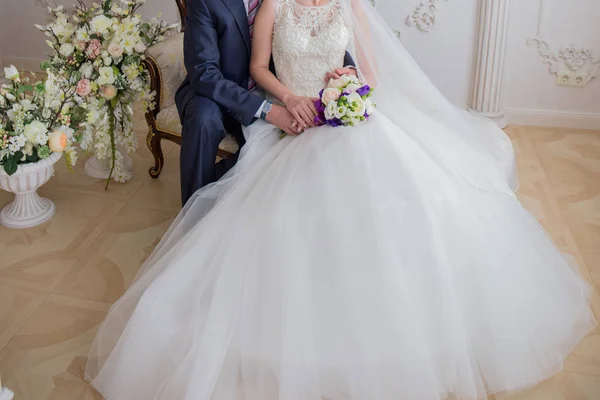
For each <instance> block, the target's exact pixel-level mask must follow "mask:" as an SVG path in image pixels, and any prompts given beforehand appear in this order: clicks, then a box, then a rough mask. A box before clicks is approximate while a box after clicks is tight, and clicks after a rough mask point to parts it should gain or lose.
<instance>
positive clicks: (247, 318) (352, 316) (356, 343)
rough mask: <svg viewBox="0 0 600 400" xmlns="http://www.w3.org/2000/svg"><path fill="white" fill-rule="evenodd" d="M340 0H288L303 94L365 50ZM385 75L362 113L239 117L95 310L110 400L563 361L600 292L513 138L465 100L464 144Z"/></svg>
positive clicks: (290, 399) (430, 397) (483, 382)
mask: <svg viewBox="0 0 600 400" xmlns="http://www.w3.org/2000/svg"><path fill="white" fill-rule="evenodd" d="M345 1H346V0H331V1H330V3H328V4H326V5H324V6H320V7H306V6H301V5H299V4H296V3H295V2H294V1H293V0H280V3H279V4H278V6H277V10H276V23H275V28H274V35H273V56H274V60H275V64H276V69H277V73H278V77H279V78H280V79H281V81H282V82H283V83H284V84H285V85H286V86H287V87H288V88H290V89H291V90H292V91H294V92H295V93H297V94H299V95H305V96H315V94H317V93H318V92H319V90H320V89H321V88H322V86H323V77H324V75H325V73H326V72H327V71H330V70H332V69H334V68H336V67H341V66H342V61H343V58H344V52H345V51H346V49H352V51H355V50H354V49H353V47H354V43H355V42H356V39H355V38H354V36H355V34H356V31H355V29H356V28H353V27H352V23H351V21H352V18H351V17H350V15H349V12H350V11H348V10H349V9H348V8H347V7H345V6H344V5H343V3H344V2H345ZM370 40H371V39H370ZM360 51H363V53H364V51H365V49H364V48H363V49H362V50H359V51H358V53H360ZM386 51H390V50H386ZM358 58H360V55H358ZM359 64H360V63H359ZM411 65H412V64H411ZM361 67H362V65H359V68H361ZM411 68H415V67H414V66H411ZM380 83H381V86H382V89H381V90H382V91H383V92H385V90H386V89H387V88H389V85H386V84H385V82H380ZM409 83H410V82H407V83H406V84H407V85H408V84H409ZM423 89H425V88H423ZM432 90H433V89H432ZM379 91H380V89H379V87H378V88H377V89H376V92H375V93H376V96H375V101H376V102H378V103H379V109H378V111H377V112H376V113H375V114H373V116H372V117H371V119H370V120H369V121H368V122H366V123H364V124H362V125H360V126H358V127H354V128H345V127H337V128H332V127H327V126H325V127H320V128H315V129H310V130H308V131H307V132H305V133H304V134H302V135H300V136H297V137H286V138H284V139H280V137H279V132H278V130H277V129H276V128H274V127H273V126H271V125H269V124H267V123H265V122H262V121H258V122H256V123H254V124H253V125H251V126H250V127H249V128H248V129H246V130H245V135H246V137H247V144H246V146H245V147H244V152H243V154H242V157H241V159H240V162H239V163H238V165H237V166H236V167H235V168H234V169H233V170H232V171H231V172H230V173H229V174H228V175H227V176H226V177H225V178H224V179H223V180H222V181H220V182H218V183H217V184H214V185H211V186H209V187H207V188H205V189H202V190H200V191H199V192H198V193H197V194H196V195H195V197H194V198H193V199H192V200H191V201H190V203H188V205H187V206H186V208H185V210H184V211H183V212H182V213H181V215H180V216H179V217H178V219H177V220H176V221H175V223H174V224H173V226H172V227H171V230H170V231H169V232H168V233H167V235H166V236H165V238H164V239H163V241H162V242H161V244H160V245H159V247H158V248H157V249H156V250H155V252H154V254H153V255H152V256H151V258H150V259H149V260H148V261H147V262H146V265H145V266H144V267H143V268H142V270H141V272H140V274H139V275H138V277H137V278H136V280H135V282H134V283H133V284H132V286H131V287H130V289H129V290H128V291H127V293H126V294H125V295H124V296H123V297H122V298H121V299H120V300H119V301H118V302H117V303H116V304H115V305H114V306H113V308H112V309H111V311H110V313H109V315H108V317H107V319H106V321H105V323H104V324H103V325H102V327H101V329H100V331H99V333H98V336H97V338H96V340H95V342H94V345H93V348H92V351H91V353H90V361H89V364H88V369H87V371H86V372H87V378H88V379H90V380H93V385H94V386H95V387H96V388H97V389H98V390H99V391H100V392H101V393H102V394H103V395H104V396H105V398H106V399H107V400H138V399H139V400H142V399H143V400H151V399H155V400H159V399H160V400H438V399H444V398H446V396H447V395H450V394H453V395H454V396H455V398H457V399H469V400H472V399H480V398H485V395H486V393H492V392H498V391H506V390H517V389H521V388H525V387H527V386H530V385H534V384H535V383H537V382H539V381H541V380H543V379H545V378H548V377H549V376H551V375H552V374H555V373H557V372H558V371H560V370H561V364H562V361H563V359H564V358H565V357H566V356H567V354H568V353H569V352H570V351H571V350H572V349H573V348H574V347H575V346H576V345H577V343H578V342H579V341H580V340H581V339H582V338H583V337H584V336H585V335H586V334H587V332H589V331H590V329H592V328H593V326H594V325H595V320H594V316H593V314H592V312H591V310H590V306H589V304H588V300H589V296H590V294H591V292H590V288H589V287H588V286H587V284H586V283H585V281H584V280H583V279H582V278H581V277H580V275H579V274H578V272H577V271H576V270H574V269H572V268H571V266H570V265H569V264H568V263H567V261H566V260H565V258H564V257H563V255H562V254H561V253H560V252H559V251H557V249H556V248H555V246H554V245H553V244H552V242H551V240H550V239H549V238H548V236H547V235H546V234H545V232H544V231H543V229H542V228H541V227H540V225H539V224H538V223H537V222H536V220H535V219H534V218H533V217H532V216H531V215H530V214H529V213H528V212H527V211H525V210H524V209H523V207H522V206H521V204H520V203H519V201H518V199H517V198H516V197H515V196H514V193H513V192H512V191H511V189H510V187H511V180H512V176H511V173H512V171H513V167H514V165H513V155H512V149H511V147H510V143H509V141H508V139H507V138H506V137H505V136H504V135H503V134H502V132H501V131H500V130H498V129H497V128H494V127H493V125H492V124H491V123H490V122H488V121H486V120H477V119H473V118H471V117H468V116H462V117H461V118H465V120H468V124H469V126H470V127H473V129H474V130H475V131H477V132H479V133H478V134H479V135H481V137H483V136H485V137H487V139H485V140H487V142H485V143H488V144H489V146H487V148H488V149H489V153H487V154H485V155H482V153H481V152H472V153H469V152H468V151H467V147H464V150H460V149H458V148H455V147H453V146H457V145H456V144H455V142H456V140H454V139H452V138H453V137H454V136H453V135H458V134H457V133H456V130H455V129H453V127H452V125H451V124H445V123H444V122H443V121H442V119H440V118H441V117H440V118H437V117H436V116H435V115H434V113H428V112H427V111H426V110H428V108H427V107H426V105H425V104H424V103H423V102H422V101H412V102H411V101H409V100H407V97H402V96H401V95H398V103H394V102H391V103H390V101H389V100H388V99H387V98H385V97H383V98H378V97H377V93H378V92H379ZM431 93H433V91H432V92H431ZM469 118H470V119H469ZM461 134H462V133H461ZM486 135H487V136H486ZM435 137H437V138H438V139H436V140H433V139H432V140H428V139H427V138H435ZM456 137H458V136H456ZM474 137H475V136H474ZM476 137H479V136H476ZM449 138H450V139H449ZM474 140H475V139H474ZM481 140H482V141H481V143H484V141H483V139H481ZM438 142H439V145H437V143H438ZM465 143H467V142H465ZM467 144H468V143H467ZM436 146H438V147H436ZM440 146H441V147H440ZM483 147H485V146H481V148H483ZM457 152H461V153H459V154H456V153H457ZM478 155H481V158H480V161H479V163H478V164H476V165H473V166H472V168H470V169H469V164H468V163H470V162H472V160H473V159H474V158H476V157H478ZM465 160H466V161H465ZM485 171H488V172H489V171H492V172H490V173H489V174H488V173H487V172H485ZM494 171H495V173H496V175H494V173H493V172H494ZM478 174H479V175H478ZM499 176H502V177H503V179H499V178H498V179H497V177H499ZM484 178H489V179H488V181H486V182H484V181H483V179H484Z"/></svg>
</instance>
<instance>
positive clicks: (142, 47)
mask: <svg viewBox="0 0 600 400" xmlns="http://www.w3.org/2000/svg"><path fill="white" fill-rule="evenodd" d="M135 51H137V52H138V53H140V54H141V53H143V52H145V51H146V45H145V44H144V42H142V41H139V42H138V43H137V44H136V45H135Z"/></svg>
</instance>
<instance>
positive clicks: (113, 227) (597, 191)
mask: <svg viewBox="0 0 600 400" xmlns="http://www.w3.org/2000/svg"><path fill="white" fill-rule="evenodd" d="M137 127H138V134H139V136H140V149H139V151H138V154H136V155H135V157H134V162H135V178H134V179H133V180H132V181H130V182H128V183H127V184H124V185H120V184H111V186H110V187H109V190H108V191H106V192H105V191H104V183H103V182H102V181H99V180H95V179H92V178H89V177H87V176H86V175H84V173H83V163H82V162H80V163H79V165H78V167H77V168H76V169H75V171H74V172H69V171H68V170H67V169H66V168H65V166H64V165H63V163H62V162H59V166H58V171H57V174H56V176H55V177H54V178H53V179H52V180H51V181H50V182H49V183H48V184H46V185H45V186H44V187H43V188H42V189H41V190H40V194H41V195H43V196H46V197H49V198H51V199H52V200H53V201H54V202H55V203H56V205H57V213H56V216H55V217H54V218H53V219H52V220H51V221H50V222H48V223H46V224H44V225H43V226H40V227H38V228H34V229H30V230H24V231H13V230H8V229H4V228H0V374H1V375H2V381H3V383H4V384H5V385H6V386H8V387H9V388H11V389H12V390H13V391H15V392H16V396H15V400H46V399H51V400H90V399H100V396H98V395H97V394H94V393H93V392H92V391H91V389H90V388H89V386H88V385H87V384H86V383H85V382H84V381H83V380H82V376H83V370H84V367H85V362H86V356H87V352H88V348H89V346H90V343H91V341H92V339H93V337H94V334H95V332H96V329H97V328H98V325H99V324H100V322H101V321H102V320H103V318H104V316H105V314H106V311H107V310H108V308H109V307H110V305H111V303H113V302H114V301H115V300H116V299H117V298H118V297H119V296H120V295H121V294H122V293H123V291H124V290H125V289H126V288H127V286H128V285H129V284H130V282H131V280H132V279H133V277H134V275H135V273H136V270H137V268H138V267H139V266H140V264H141V263H142V261H143V260H144V259H145V258H146V257H147V256H148V255H149V254H150V253H151V251H152V249H153V248H154V246H155V245H156V244H157V243H158V241H159V239H160V237H161V235H162V234H163V233H164V232H165V231H166V229H167V227H168V226H169V223H170V222H171V221H172V220H173V218H174V217H175V216H176V214H177V212H178V211H179V208H180V203H179V201H180V200H179V170H178V168H179V151H178V148H177V147H175V146H173V145H166V159H167V162H166V166H165V170H164V172H163V175H162V176H161V177H160V179H159V180H152V179H150V178H149V177H148V174H147V172H146V171H147V169H148V167H149V166H150V165H151V164H152V162H151V157H150V154H149V152H148V150H147V149H146V148H145V146H144V139H143V135H144V133H145V130H146V128H145V127H144V125H143V123H139V124H137ZM507 132H508V134H509V135H510V137H511V138H512V140H513V142H514V145H515V149H516V152H517V156H518V163H519V175H520V179H521V190H520V198H521V200H522V202H523V204H524V205H525V207H526V208H527V209H529V210H530V211H531V212H532V213H533V214H534V215H535V216H536V217H537V218H538V219H539V221H540V222H541V223H542V224H543V225H544V227H545V228H546V229H547V230H548V232H549V233H550V235H551V236H552V238H553V239H554V241H555V243H556V245H557V246H558V247H559V248H560V249H562V250H563V251H565V252H567V253H569V254H571V255H573V256H574V257H575V258H576V259H577V261H578V262H579V265H580V268H581V272H582V274H583V275H584V276H585V278H586V279H587V280H588V281H589V282H590V283H591V284H594V285H595V287H596V288H598V287H600V286H598V285H600V132H593V131H576V130H569V129H548V128H532V127H510V128H508V129H507ZM10 199H11V196H10V195H9V194H7V193H5V192H0V207H1V206H3V205H5V204H7V203H8V202H9V201H10ZM593 306H594V310H595V312H596V315H597V316H600V297H598V294H597V292H596V295H595V296H594V300H593ZM508 398H511V399H520V400H525V399H528V400H533V399H535V400H598V399H600V329H597V330H596V331H595V332H593V333H592V334H591V335H590V336H589V337H588V338H587V339H586V340H584V341H583V342H582V343H581V344H580V346H579V347H578V348H577V349H576V351H575V352H574V353H573V354H572V355H571V356H570V357H569V358H568V359H567V361H566V362H565V364H564V371H563V372H562V373H560V374H559V375H557V376H556V377H554V378H552V379H550V380H548V381H546V382H544V383H542V384H540V385H539V386H537V387H536V388H533V389H531V390H529V391H527V392H524V393H521V394H519V395H516V396H513V397H510V396H501V395H496V396H495V397H492V399H495V400H506V399H508ZM132 400H134V399H132ZM135 400H137V399H135ZM140 400H141V399H140ZM373 400H377V399H373ZM414 400H418V399H414Z"/></svg>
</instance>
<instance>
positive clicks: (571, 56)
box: [527, 36, 600, 82]
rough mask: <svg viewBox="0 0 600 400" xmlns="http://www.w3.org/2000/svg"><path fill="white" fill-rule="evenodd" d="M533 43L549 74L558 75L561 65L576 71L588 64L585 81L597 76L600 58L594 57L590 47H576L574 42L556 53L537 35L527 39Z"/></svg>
mask: <svg viewBox="0 0 600 400" xmlns="http://www.w3.org/2000/svg"><path fill="white" fill-rule="evenodd" d="M532 43H535V44H536V46H537V49H538V53H539V54H540V56H542V58H543V61H542V62H543V63H544V64H546V65H548V68H549V71H550V74H551V75H558V73H559V72H560V70H561V65H565V66H566V67H567V68H569V69H570V70H571V71H574V72H577V71H580V70H581V69H583V67H585V66H586V65H589V68H588V72H587V82H590V81H591V80H592V79H594V78H596V77H597V76H598V71H599V70H600V58H598V59H596V58H594V56H593V54H592V49H591V48H589V47H577V46H575V45H574V44H573V45H571V46H569V47H561V48H560V49H559V50H558V54H557V53H554V52H552V51H551V50H550V45H549V44H548V42H547V41H545V40H543V39H541V38H540V37H538V36H535V37H532V38H530V39H528V40H527V44H532Z"/></svg>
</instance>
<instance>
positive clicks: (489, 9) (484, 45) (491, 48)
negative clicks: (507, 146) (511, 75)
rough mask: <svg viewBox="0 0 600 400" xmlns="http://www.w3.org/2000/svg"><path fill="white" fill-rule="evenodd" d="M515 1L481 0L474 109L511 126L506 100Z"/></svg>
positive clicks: (473, 95)
mask: <svg viewBox="0 0 600 400" xmlns="http://www.w3.org/2000/svg"><path fill="white" fill-rule="evenodd" d="M510 2H511V0H481V2H480V15H479V37H478V40H477V58H476V63H475V79H474V81H473V93H472V96H471V110H472V111H473V112H474V113H475V114H479V115H483V116H485V117H488V118H491V119H492V120H494V121H496V123H497V124H498V125H499V126H500V127H501V128H505V127H506V126H507V125H508V119H507V117H506V115H505V113H504V106H503V100H502V82H503V80H504V60H505V54H506V35H507V27H508V13H509V9H510Z"/></svg>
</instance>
